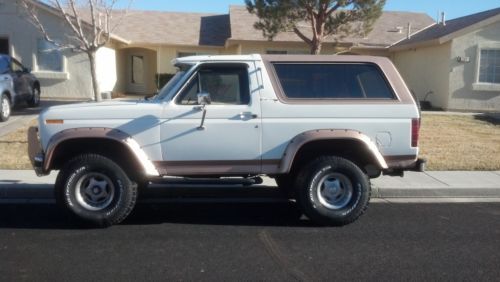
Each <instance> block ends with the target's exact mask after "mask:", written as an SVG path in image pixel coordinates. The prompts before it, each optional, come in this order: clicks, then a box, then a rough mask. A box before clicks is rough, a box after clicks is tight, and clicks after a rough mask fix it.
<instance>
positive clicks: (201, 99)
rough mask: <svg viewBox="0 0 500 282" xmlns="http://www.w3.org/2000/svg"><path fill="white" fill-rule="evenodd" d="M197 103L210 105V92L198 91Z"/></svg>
mask: <svg viewBox="0 0 500 282" xmlns="http://www.w3.org/2000/svg"><path fill="white" fill-rule="evenodd" d="M197 97H198V105H202V106H205V105H210V104H211V103H212V99H211V98H210V93H198V95H197Z"/></svg>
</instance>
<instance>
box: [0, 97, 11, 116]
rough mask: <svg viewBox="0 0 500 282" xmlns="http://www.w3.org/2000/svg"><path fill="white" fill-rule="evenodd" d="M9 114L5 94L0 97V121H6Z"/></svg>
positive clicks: (9, 110) (9, 105)
mask: <svg viewBox="0 0 500 282" xmlns="http://www.w3.org/2000/svg"><path fill="white" fill-rule="evenodd" d="M10 113H11V104H10V99H9V96H7V94H2V95H0V121H7V120H8V119H9V117H10Z"/></svg>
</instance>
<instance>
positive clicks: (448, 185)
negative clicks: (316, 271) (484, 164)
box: [0, 170, 500, 203]
mask: <svg viewBox="0 0 500 282" xmlns="http://www.w3.org/2000/svg"><path fill="white" fill-rule="evenodd" d="M56 176H57V172H53V173H52V174H51V175H49V176H46V177H41V178H40V177H37V176H36V175H35V173H34V172H33V171H24V170H0V203H40V202H47V203H53V202H54V197H53V183H54V182H55V178H56ZM275 185H276V184H275V182H274V180H273V179H270V178H264V183H263V185H260V186H257V187H255V186H254V187H253V188H248V187H239V188H236V187H235V186H233V187H213V186H212V187H208V186H207V187H188V188H186V186H184V188H181V187H180V186H176V187H173V186H169V187H165V186H159V185H154V186H153V187H152V188H149V189H148V191H147V192H145V193H142V196H143V198H144V199H148V200H151V201H153V200H160V199H162V201H164V202H169V201H175V199H181V198H182V199H186V198H196V199H202V198H203V199H215V197H217V199H220V198H222V199H240V201H242V200H244V199H246V201H248V200H249V199H250V200H256V199H260V200H264V199H266V198H267V199H270V198H279V197H280V196H281V195H280V193H279V191H278V190H277V189H276V186H275ZM372 197H373V198H374V199H398V198H436V199H443V198H477V199H487V198H492V199H493V198H500V172H497V171H493V172H488V171H487V172H483V171H480V172H438V171H436V172H425V173H411V172H410V173H407V174H406V175H405V177H403V178H401V177H381V178H378V179H373V180H372Z"/></svg>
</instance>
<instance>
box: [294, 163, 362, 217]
mask: <svg viewBox="0 0 500 282" xmlns="http://www.w3.org/2000/svg"><path fill="white" fill-rule="evenodd" d="M306 171H307V172H305V173H304V174H305V175H304V178H303V181H302V183H298V187H296V188H297V190H298V191H297V193H298V194H299V195H300V196H299V198H300V204H301V206H302V207H303V209H304V213H305V214H306V215H307V216H308V217H310V218H311V219H312V220H314V221H317V222H318V223H321V224H326V225H344V224H348V223H350V222H353V221H354V220H356V219H357V218H358V217H359V216H360V215H361V214H362V213H363V212H364V210H365V209H366V207H367V205H368V202H369V200H370V184H369V181H368V179H367V177H366V175H365V174H364V173H363V172H362V171H361V169H359V168H358V167H357V166H356V165H355V164H353V163H352V162H350V161H348V160H346V159H342V158H337V157H331V158H324V159H320V160H318V161H315V162H313V163H312V164H311V165H310V166H309V167H308V168H306ZM332 172H334V173H339V174H342V175H344V176H346V177H347V178H348V179H349V180H350V181H351V184H352V188H353V195H352V198H351V200H350V201H349V203H348V204H347V205H346V206H345V207H344V208H342V209H338V210H334V209H330V208H327V207H325V206H324V205H323V204H322V203H321V202H320V200H319V198H318V193H317V190H318V188H319V182H320V181H321V179H322V178H323V177H324V176H325V175H327V174H329V173H332Z"/></svg>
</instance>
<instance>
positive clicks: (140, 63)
mask: <svg viewBox="0 0 500 282" xmlns="http://www.w3.org/2000/svg"><path fill="white" fill-rule="evenodd" d="M132 83H134V84H143V83H144V57H143V56H132Z"/></svg>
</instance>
